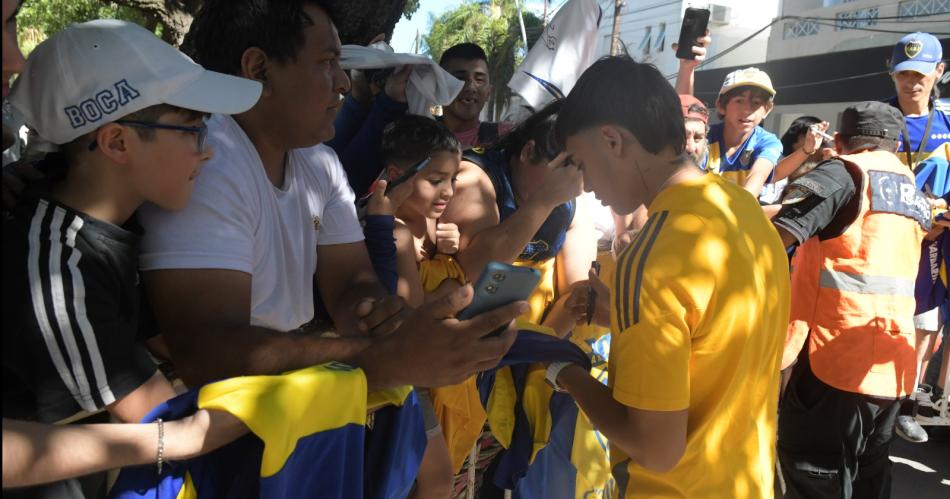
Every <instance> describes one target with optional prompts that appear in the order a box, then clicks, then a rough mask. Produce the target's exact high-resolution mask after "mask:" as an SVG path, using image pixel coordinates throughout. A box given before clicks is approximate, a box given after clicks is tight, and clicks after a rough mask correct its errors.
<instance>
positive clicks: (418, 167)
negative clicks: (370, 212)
mask: <svg viewBox="0 0 950 499" xmlns="http://www.w3.org/2000/svg"><path fill="white" fill-rule="evenodd" d="M429 161H432V158H431V157H428V158H426V159H424V160H422V161H420V162H418V163H416V164H415V165H413V166H412V167H411V168H409V169H408V170H406V171H405V172H404V173H403V174H402V175H400V176H398V177H396V178H394V179H391V178H389V175H388V174H387V173H386V170H385V169H384V170H383V171H381V172H380V173H379V176H378V177H376V180H375V181H374V182H373V186H375V185H376V184H377V183H378V182H379V181H380V180H385V181H386V191H392V190H393V189H394V188H395V187H396V186H397V185H399V184H401V183H403V182H405V181H407V180H409V179H411V178H412V177H414V176H415V175H416V174H417V173H419V172H420V171H422V169H423V168H425V167H426V165H428V164H429ZM375 192H376V191H370V192H368V193H366V194H364V195H363V197H361V198H359V199H357V200H356V207H357V208H358V209H361V208H365V207H366V204H367V203H369V198H371V197H373V193H375Z"/></svg>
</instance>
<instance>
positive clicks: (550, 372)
mask: <svg viewBox="0 0 950 499" xmlns="http://www.w3.org/2000/svg"><path fill="white" fill-rule="evenodd" d="M571 364H572V362H552V363H550V364H548V369H547V371H546V372H545V374H544V379H545V380H547V382H548V384H549V385H551V388H554V391H556V392H564V391H566V390H564V389H563V388H561V385H559V384H557V377H558V375H559V374H561V371H563V370H564V368H565V367H567V366H569V365H571Z"/></svg>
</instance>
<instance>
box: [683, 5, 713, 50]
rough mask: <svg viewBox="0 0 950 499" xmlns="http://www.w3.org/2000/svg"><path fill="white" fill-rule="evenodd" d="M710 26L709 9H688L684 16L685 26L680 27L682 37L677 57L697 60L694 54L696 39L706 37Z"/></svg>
mask: <svg viewBox="0 0 950 499" xmlns="http://www.w3.org/2000/svg"><path fill="white" fill-rule="evenodd" d="M708 26H709V9H694V8H692V7H688V8H687V9H686V12H685V13H684V14H683V24H682V26H680V37H679V41H678V42H677V47H676V57H677V58H678V59H688V60H693V59H695V58H696V54H694V53H693V47H695V46H696V39H697V38H699V37H701V36H705V34H706V28H707V27H708Z"/></svg>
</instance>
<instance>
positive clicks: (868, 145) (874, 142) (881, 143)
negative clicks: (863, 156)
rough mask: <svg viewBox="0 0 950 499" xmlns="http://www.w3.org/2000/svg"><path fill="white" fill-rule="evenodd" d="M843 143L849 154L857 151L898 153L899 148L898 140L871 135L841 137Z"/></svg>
mask: <svg viewBox="0 0 950 499" xmlns="http://www.w3.org/2000/svg"><path fill="white" fill-rule="evenodd" d="M838 136H839V137H841V143H842V144H844V147H845V148H846V149H847V150H848V152H857V151H877V150H881V151H887V152H892V153H896V152H897V149H898V147H899V144H898V142H897V139H889V138H887V137H874V136H869V135H841V134H838Z"/></svg>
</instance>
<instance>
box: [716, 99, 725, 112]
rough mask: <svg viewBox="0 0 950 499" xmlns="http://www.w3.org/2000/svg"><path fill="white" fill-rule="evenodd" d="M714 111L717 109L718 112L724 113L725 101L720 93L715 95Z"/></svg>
mask: <svg viewBox="0 0 950 499" xmlns="http://www.w3.org/2000/svg"><path fill="white" fill-rule="evenodd" d="M716 111H718V112H719V114H722V115H725V114H726V103H725V102H723V101H722V96H721V95H720V96H719V97H716Z"/></svg>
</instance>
